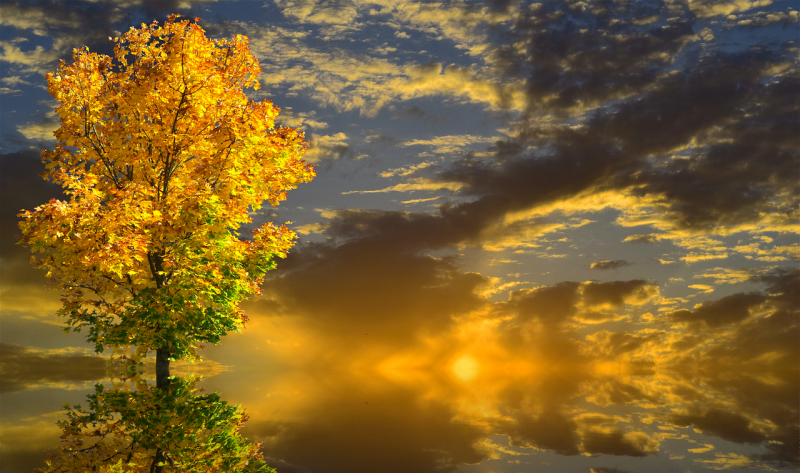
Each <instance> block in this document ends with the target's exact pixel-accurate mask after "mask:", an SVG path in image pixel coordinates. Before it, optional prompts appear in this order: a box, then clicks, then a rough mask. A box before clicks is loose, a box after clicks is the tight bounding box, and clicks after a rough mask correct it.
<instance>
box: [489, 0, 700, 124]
mask: <svg viewBox="0 0 800 473" xmlns="http://www.w3.org/2000/svg"><path fill="white" fill-rule="evenodd" d="M582 5H586V4H585V3H584V4H581V5H580V6H579V5H576V4H572V5H570V3H569V2H546V3H543V4H539V5H538V7H530V8H527V9H522V14H521V15H520V16H519V17H518V18H517V20H516V21H515V23H514V24H513V25H512V26H511V28H510V29H509V30H508V31H507V32H506V35H507V36H506V46H500V47H498V48H497V49H496V50H495V52H494V57H493V62H494V64H495V65H496V66H497V67H498V68H499V69H500V70H502V71H503V72H504V73H506V74H508V75H511V76H524V77H525V78H526V83H527V94H528V111H529V112H531V113H541V112H543V111H545V110H546V111H547V112H555V113H560V112H568V111H570V110H573V109H577V108H584V107H593V106H596V105H597V104H599V103H602V102H604V101H607V100H613V99H619V98H623V97H627V96H630V95H632V94H635V93H638V92H641V91H642V90H645V89H646V88H648V87H649V86H650V85H651V84H652V83H653V82H655V80H656V79H657V77H658V76H659V74H660V73H661V72H662V71H663V68H665V67H667V66H669V65H671V63H672V60H673V58H674V57H675V56H676V55H677V54H678V53H679V52H680V51H682V50H683V49H684V47H685V46H686V45H687V44H688V43H689V42H691V41H693V40H694V38H695V34H694V31H693V25H692V23H693V22H692V20H691V18H689V17H686V16H683V17H679V16H675V17H673V19H672V21H670V22H668V23H666V24H664V23H663V20H664V19H665V16H666V15H669V13H668V12H667V11H663V12H661V11H659V10H658V9H654V8H652V7H649V6H644V5H642V6H638V8H631V7H630V4H628V3H612V2H594V4H590V5H588V6H585V7H584V6H582ZM652 16H655V17H656V18H659V17H660V18H661V20H662V21H660V22H657V23H654V24H652V25H637V24H635V23H634V22H635V20H637V19H641V18H649V17H652ZM518 44H525V45H526V46H527V48H525V49H522V50H521V49H519V48H518V46H512V45H518Z"/></svg>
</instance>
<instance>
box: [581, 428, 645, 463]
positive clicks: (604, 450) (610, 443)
mask: <svg viewBox="0 0 800 473" xmlns="http://www.w3.org/2000/svg"><path fill="white" fill-rule="evenodd" d="M658 445H659V443H658V441H656V440H654V439H652V438H650V437H649V436H647V435H646V434H644V433H642V432H627V433H625V432H622V431H621V430H618V429H609V430H605V431H596V430H590V431H589V432H587V433H586V435H584V437H583V449H584V450H585V451H586V452H587V453H599V454H604V455H625V456H630V457H645V456H648V455H654V454H655V453H656V452H658Z"/></svg>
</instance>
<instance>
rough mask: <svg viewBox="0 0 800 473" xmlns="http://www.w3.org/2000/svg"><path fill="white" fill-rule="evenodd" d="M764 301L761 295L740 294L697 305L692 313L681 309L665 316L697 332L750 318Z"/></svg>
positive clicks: (751, 293)
mask: <svg viewBox="0 0 800 473" xmlns="http://www.w3.org/2000/svg"><path fill="white" fill-rule="evenodd" d="M766 300H767V297H766V296H764V295H763V294H759V293H754V292H749V293H744V292H740V293H736V294H732V295H730V296H726V297H723V298H722V299H717V300H715V301H713V302H706V303H702V304H699V305H698V306H696V308H695V310H693V311H691V310H686V309H681V310H677V311H674V312H670V313H669V314H667V315H668V317H670V319H671V320H672V321H674V322H676V323H686V324H689V325H690V326H692V327H696V328H697V329H698V330H699V329H701V327H702V328H717V327H722V326H725V325H728V324H732V323H736V322H741V321H742V320H744V319H746V318H747V317H749V316H750V312H751V310H752V309H753V308H755V307H756V306H758V305H759V304H761V303H763V302H765V301H766Z"/></svg>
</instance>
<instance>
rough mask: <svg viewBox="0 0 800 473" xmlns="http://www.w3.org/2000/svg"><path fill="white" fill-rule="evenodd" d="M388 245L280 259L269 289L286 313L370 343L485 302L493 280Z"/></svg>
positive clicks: (436, 324) (397, 338) (319, 248)
mask: <svg viewBox="0 0 800 473" xmlns="http://www.w3.org/2000/svg"><path fill="white" fill-rule="evenodd" d="M401 250H402V248H401V247H398V248H392V247H391V246H385V245H384V241H383V240H382V238H380V237H376V239H375V240H367V239H362V240H358V241H357V242H354V243H344V244H342V245H339V246H333V245H330V244H309V245H306V246H305V247H304V248H302V249H300V250H299V251H295V252H294V253H293V254H292V256H291V257H290V258H289V259H287V261H286V262H284V263H283V264H281V266H280V268H281V273H279V274H280V275H278V276H276V277H273V278H272V279H270V280H268V281H267V282H266V284H265V292H266V293H267V294H268V295H269V296H270V297H272V298H273V299H274V300H275V301H277V303H278V304H279V306H280V307H281V311H282V313H284V314H287V315H299V316H303V317H307V318H308V320H309V323H311V324H313V325H314V326H316V327H319V328H321V329H323V330H326V331H330V332H331V333H336V334H338V337H336V339H338V340H339V341H340V342H342V343H349V342H350V340H351V338H352V337H355V338H357V339H358V340H364V335H365V334H366V333H368V334H369V335H370V337H371V338H369V339H368V340H370V341H371V342H372V343H377V342H380V343H383V344H389V345H393V344H397V343H404V342H408V340H409V339H410V337H413V336H414V335H415V334H416V333H417V332H418V331H420V330H434V331H440V330H442V329H443V328H444V327H447V326H449V325H450V324H451V323H452V317H453V316H455V315H459V314H465V313H468V312H469V311H470V310H473V309H476V308H478V307H480V306H481V305H483V304H484V301H483V300H482V299H481V298H480V297H479V296H478V295H477V294H476V289H478V288H480V287H482V286H484V285H485V284H486V283H487V280H486V279H485V278H483V277H482V276H480V275H478V274H476V273H463V272H461V271H459V270H458V269H457V268H456V267H455V265H454V263H453V261H451V260H448V259H437V258H434V257H431V256H424V255H418V254H414V253H410V252H403V251H401Z"/></svg>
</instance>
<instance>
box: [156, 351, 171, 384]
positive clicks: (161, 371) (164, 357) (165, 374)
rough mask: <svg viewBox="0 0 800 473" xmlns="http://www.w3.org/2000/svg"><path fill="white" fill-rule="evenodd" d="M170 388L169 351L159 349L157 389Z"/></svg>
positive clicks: (157, 356) (157, 353)
mask: <svg viewBox="0 0 800 473" xmlns="http://www.w3.org/2000/svg"><path fill="white" fill-rule="evenodd" d="M167 386H169V350H168V349H167V348H159V349H157V350H156V387H157V388H158V389H167Z"/></svg>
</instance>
